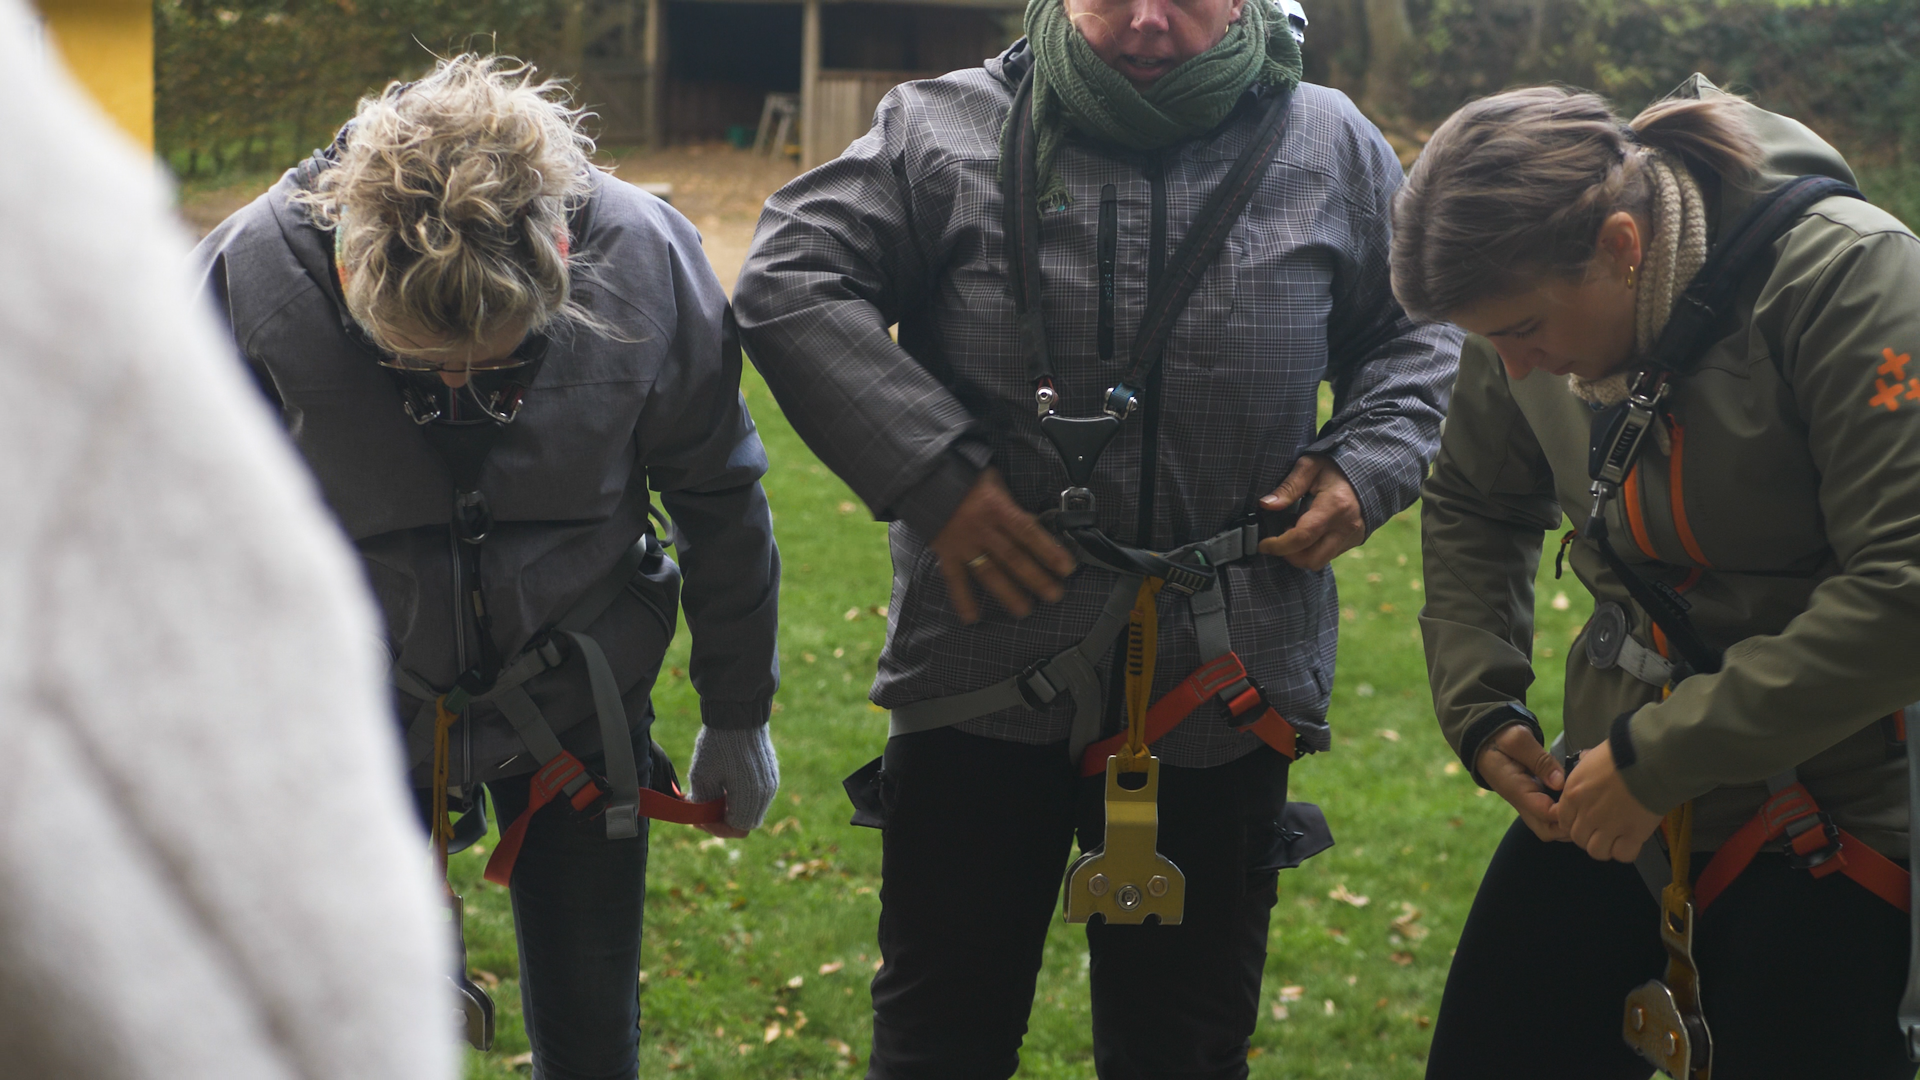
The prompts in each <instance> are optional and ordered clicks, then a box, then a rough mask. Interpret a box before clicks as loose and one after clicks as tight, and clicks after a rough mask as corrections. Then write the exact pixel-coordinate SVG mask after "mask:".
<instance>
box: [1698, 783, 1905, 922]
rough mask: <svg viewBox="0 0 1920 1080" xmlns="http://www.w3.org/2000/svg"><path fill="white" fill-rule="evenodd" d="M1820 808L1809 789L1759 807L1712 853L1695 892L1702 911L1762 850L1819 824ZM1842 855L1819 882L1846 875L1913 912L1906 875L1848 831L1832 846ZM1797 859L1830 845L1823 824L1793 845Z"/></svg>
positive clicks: (1821, 871)
mask: <svg viewBox="0 0 1920 1080" xmlns="http://www.w3.org/2000/svg"><path fill="white" fill-rule="evenodd" d="M1819 813H1820V806H1819V804H1818V803H1816V802H1814V801H1813V795H1812V793H1810V792H1808V791H1807V789H1806V786H1805V785H1804V784H1794V785H1792V786H1791V787H1785V788H1781V789H1780V790H1779V791H1777V792H1775V793H1774V794H1773V796H1772V797H1771V798H1769V799H1768V800H1767V801H1766V802H1765V803H1764V804H1762V805H1761V807H1760V812H1759V813H1758V814H1755V815H1754V816H1753V819H1752V820H1750V821H1748V822H1747V823H1746V824H1745V825H1742V826H1741V827H1740V831H1738V832H1736V833H1734V834H1733V836H1732V837H1731V838H1730V839H1728V840H1727V842H1726V843H1724V844H1721V845H1720V850H1718V851H1716V852H1714V853H1713V859H1712V861H1710V862H1709V863H1707V868H1706V870H1704V871H1703V872H1702V873H1701V874H1700V880H1699V882H1698V883H1697V884H1696V885H1695V886H1694V895H1695V898H1696V899H1697V901H1698V905H1699V910H1701V911H1705V910H1706V909H1707V906H1708V905H1709V904H1712V903H1713V901H1714V900H1715V898H1717V897H1718V896H1719V895H1720V894H1721V893H1723V892H1725V891H1726V888H1727V886H1729V885H1731V884H1733V881H1734V879H1735V878H1737V877H1739V876H1740V874H1741V872H1742V871H1744V870H1745V869H1746V868H1747V866H1748V864H1749V863H1751V862H1753V857H1754V856H1755V855H1758V854H1759V853H1760V849H1761V848H1763V847H1765V846H1766V845H1767V844H1769V843H1771V842H1772V841H1774V840H1777V839H1779V838H1780V837H1782V836H1785V835H1786V834H1787V828H1788V827H1789V826H1791V825H1793V824H1794V823H1795V822H1799V821H1804V820H1807V819H1809V818H1817V817H1818V815H1819ZM1833 842H1834V843H1836V844H1837V845H1838V846H1839V848H1840V850H1839V851H1838V852H1837V853H1835V854H1834V856H1833V857H1832V858H1830V859H1828V860H1827V861H1826V862H1823V863H1821V864H1820V865H1818V866H1815V867H1812V868H1810V869H1809V870H1808V873H1811V874H1812V875H1813V876H1814V877H1817V878H1819V877H1826V876H1827V875H1828V874H1833V873H1843V874H1845V875H1847V876H1848V877H1850V878H1852V879H1853V880H1854V881H1856V882H1858V883H1859V884H1860V885H1861V886H1862V887H1864V888H1865V889H1866V890H1867V891H1868V892H1870V893H1872V894H1874V895H1875V896H1878V897H1879V898H1880V899H1882V900H1885V901H1886V902H1887V903H1889V904H1892V905H1893V906H1894V907H1897V908H1899V909H1900V910H1901V911H1906V910H1908V907H1909V904H1910V902H1911V901H1910V897H1909V895H1908V881H1907V872H1906V871H1905V870H1902V869H1901V868H1900V865H1899V864H1898V863H1896V862H1894V861H1893V860H1892V859H1889V858H1887V857H1886V856H1885V855H1882V854H1880V853H1879V852H1877V851H1875V850H1873V849H1872V848H1870V847H1868V846H1867V845H1866V844H1863V843H1861V842H1860V840H1859V839H1858V838H1857V837H1855V836H1854V835H1853V834H1852V833H1850V832H1847V831H1846V830H1845V829H1841V830H1839V836H1838V837H1837V838H1836V840H1834V841H1833ZM1789 843H1790V846H1791V847H1792V848H1793V850H1794V853H1795V854H1797V855H1801V856H1806V855H1809V854H1812V853H1813V852H1815V851H1818V850H1820V849H1821V848H1822V847H1825V846H1826V845H1827V843H1828V840H1827V835H1826V830H1825V829H1824V828H1822V827H1821V825H1820V824H1815V825H1814V826H1813V827H1812V828H1809V829H1807V830H1806V831H1804V832H1802V833H1801V834H1800V835H1799V836H1797V837H1794V838H1793V839H1792V840H1791V841H1789Z"/></svg>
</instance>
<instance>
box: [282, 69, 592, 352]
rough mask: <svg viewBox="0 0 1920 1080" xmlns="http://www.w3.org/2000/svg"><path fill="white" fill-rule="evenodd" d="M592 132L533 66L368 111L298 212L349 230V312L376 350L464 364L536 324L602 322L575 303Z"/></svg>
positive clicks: (386, 98)
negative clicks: (576, 242) (579, 219)
mask: <svg viewBox="0 0 1920 1080" xmlns="http://www.w3.org/2000/svg"><path fill="white" fill-rule="evenodd" d="M582 117H583V114H582V112H581V111H580V110H578V109H575V108H573V107H572V106H571V105H570V103H569V101H568V95H567V91H566V88H565V87H564V86H563V85H562V84H560V83H558V82H555V81H552V80H537V79H536V78H535V69H534V68H533V66H532V65H530V64H526V63H523V62H521V61H519V60H515V59H512V58H510V57H483V56H477V55H473V54H463V55H461V56H456V57H453V58H452V59H450V60H443V61H441V62H440V63H439V64H437V65H436V66H435V67H434V70H433V73H432V74H430V75H427V76H426V77H424V78H422V79H420V80H419V81H417V82H412V83H397V82H396V83H392V84H390V85H388V86H387V88H386V89H385V90H384V91H382V92H381V93H380V94H379V95H378V96H376V97H369V98H365V99H363V100H362V101H361V102H360V108H359V111H358V112H357V113H356V114H355V116H354V119H353V121H352V123H351V124H350V125H349V126H348V129H347V132H346V137H345V140H344V147H343V148H342V149H341V150H340V151H338V153H337V157H338V160H337V161H336V162H335V163H334V165H333V167H331V168H328V169H326V170H324V171H322V172H321V173H320V174H319V176H318V178H317V179H316V181H315V183H314V185H313V188H312V190H310V191H304V192H301V193H300V194H299V195H296V196H295V201H297V202H299V203H301V204H302V205H304V206H306V207H307V208H308V211H309V213H310V215H311V216H312V218H313V221H314V223H315V224H316V225H318V226H319V227H321V228H330V229H334V230H336V231H335V250H336V251H337V253H338V258H339V265H340V271H341V274H340V276H341V279H342V281H341V284H342V288H343V290H344V292H345V294H346V301H347V309H348V310H349V311H350V312H351V313H352V314H353V317H354V319H355V320H356V321H357V322H359V323H360V324H361V326H362V327H364V328H365V329H366V331H367V333H368V334H369V335H370V336H371V337H372V338H373V340H374V342H375V343H377V344H379V345H380V346H381V347H382V348H386V349H389V350H392V351H402V350H399V349H396V348H395V344H396V332H398V334H400V335H402V336H403V337H404V338H405V339H406V346H405V351H409V352H416V353H417V352H421V351H434V350H422V349H421V347H420V343H421V342H423V341H426V342H432V343H434V345H435V347H436V349H437V350H444V351H452V350H454V349H458V348H461V347H463V346H467V345H472V344H478V343H480V342H481V341H483V340H485V339H487V338H489V337H490V336H491V335H493V334H495V333H497V332H498V331H500V330H501V329H503V328H505V327H509V326H514V325H517V324H519V323H521V322H525V323H526V327H527V330H528V331H529V332H533V331H539V330H542V329H544V328H546V327H548V326H550V325H551V324H553V323H555V322H556V321H560V322H571V323H575V324H586V325H592V324H593V323H594V321H595V320H594V319H593V318H592V316H591V315H589V314H588V313H587V312H586V311H584V310H583V309H581V308H580V307H579V306H578V305H577V304H576V303H575V302H574V301H572V300H571V299H570V296H569V289H570V286H571V280H572V275H573V272H574V270H575V269H577V267H575V266H574V265H573V264H574V263H575V261H576V260H577V259H578V256H577V254H574V253H572V252H571V251H570V246H571V244H570V238H569V237H568V234H567V215H568V212H569V211H571V210H572V209H574V208H575V207H577V206H579V205H580V204H581V203H582V202H584V201H585V200H586V198H587V196H588V194H589V193H590V192H591V190H592V183H593V181H592V169H593V165H592V163H591V161H590V157H591V155H592V153H593V149H594V147H593V140H592V139H590V138H588V137H587V136H586V135H585V134H584V133H582V131H581V130H580V123H581V120H582Z"/></svg>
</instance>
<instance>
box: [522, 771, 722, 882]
mask: <svg viewBox="0 0 1920 1080" xmlns="http://www.w3.org/2000/svg"><path fill="white" fill-rule="evenodd" d="M586 772H587V767H586V766H585V765H582V764H580V759H579V758H577V757H574V756H573V755H572V754H569V753H567V752H566V751H564V750H563V751H561V752H560V754H559V755H558V756H557V757H555V758H553V759H552V760H550V761H548V762H547V763H546V764H545V765H542V766H540V771H539V772H536V773H534V774H533V780H532V781H531V782H530V783H529V784H528V785H527V808H526V809H525V810H522V811H521V812H520V816H519V817H517V818H514V819H513V824H511V825H509V826H507V829H506V831H505V832H503V833H501V834H500V843H499V844H498V845H497V846H496V847H495V848H494V849H493V856H492V857H491V858H489V859H488V860H487V869H486V874H485V876H486V879H487V880H488V881H491V882H493V883H494V884H495V885H505V884H507V883H508V882H509V881H511V880H513V864H514V862H515V861H517V860H518V859H519V858H520V847H521V845H522V844H525V843H526V841H527V824H528V822H530V821H532V820H533V815H534V814H535V813H536V812H538V811H539V809H540V808H541V807H543V806H545V805H547V804H548V803H550V802H552V801H553V800H554V797H555V796H558V795H560V794H562V793H564V792H565V791H566V787H567V785H568V784H571V783H573V781H574V778H575V777H580V776H585V775H586ZM599 797H600V788H599V786H598V785H597V784H595V783H594V782H593V781H592V780H588V781H587V782H586V783H585V784H582V785H581V786H580V790H579V791H576V792H574V793H573V798H572V800H571V802H572V803H573V808H574V809H575V810H585V809H586V808H587V807H589V806H592V805H593V801H594V800H595V799H598V798H599ZM640 814H641V816H642V817H650V818H654V819H656V820H659V821H671V822H675V823H677V824H680V825H706V824H711V823H713V822H716V821H724V820H726V816H727V800H725V799H714V800H712V801H711V802H700V803H697V802H688V801H687V800H686V799H685V798H682V797H680V785H678V784H675V785H674V788H673V794H672V795H665V794H662V793H660V792H658V791H654V790H652V789H651V788H648V789H643V790H642V791H641V792H640Z"/></svg>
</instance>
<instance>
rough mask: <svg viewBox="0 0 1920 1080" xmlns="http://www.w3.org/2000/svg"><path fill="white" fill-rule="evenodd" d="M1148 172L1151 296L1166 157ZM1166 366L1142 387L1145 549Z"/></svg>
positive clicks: (1161, 255) (1162, 260)
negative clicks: (1162, 376)
mask: <svg viewBox="0 0 1920 1080" xmlns="http://www.w3.org/2000/svg"><path fill="white" fill-rule="evenodd" d="M1146 173H1147V190H1148V192H1149V196H1148V198H1149V202H1148V206H1149V210H1148V224H1147V296H1148V298H1149V299H1151V298H1152V297H1153V295H1154V294H1155V293H1156V292H1157V291H1158V290H1159V288H1160V278H1161V275H1162V272H1163V271H1164V270H1165V268H1166V263H1167V165H1166V158H1165V157H1164V156H1162V155H1160V154H1154V155H1152V156H1151V157H1149V158H1147V166H1146ZM1164 366H1165V365H1164V364H1162V365H1156V366H1155V367H1154V369H1153V371H1152V372H1151V373H1149V374H1148V375H1147V384H1146V385H1145V386H1143V387H1141V388H1140V389H1141V392H1142V393H1143V394H1144V395H1145V396H1146V399H1147V400H1146V406H1145V407H1144V408H1142V409H1141V410H1140V503H1139V516H1138V518H1137V519H1136V525H1135V528H1134V543H1136V544H1138V545H1140V546H1141V547H1144V548H1151V547H1152V546H1153V496H1154V480H1155V479H1156V476H1157V473H1158V471H1159V462H1158V460H1157V455H1156V453H1155V451H1156V450H1157V449H1158V447H1157V443H1158V441H1159V436H1160V382H1161V379H1160V368H1161V367H1164Z"/></svg>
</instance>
